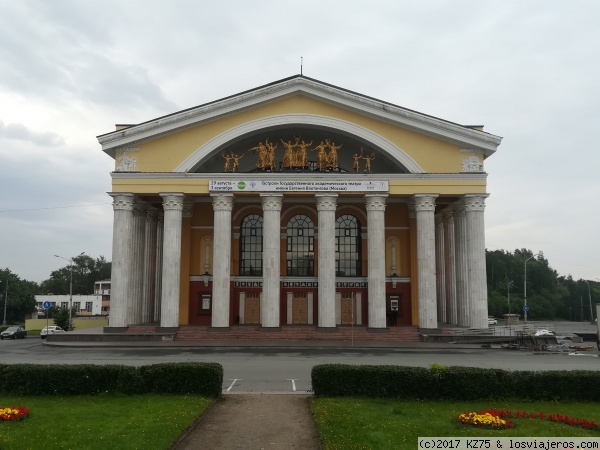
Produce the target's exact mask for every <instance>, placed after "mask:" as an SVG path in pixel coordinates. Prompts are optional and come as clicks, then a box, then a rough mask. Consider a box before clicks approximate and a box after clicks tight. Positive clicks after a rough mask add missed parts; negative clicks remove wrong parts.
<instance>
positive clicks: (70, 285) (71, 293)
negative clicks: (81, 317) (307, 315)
mask: <svg viewBox="0 0 600 450" xmlns="http://www.w3.org/2000/svg"><path fill="white" fill-rule="evenodd" d="M83 253H85V252H83ZM83 253H81V254H80V255H79V256H81V255H83ZM54 256H56V257H57V258H60V259H64V260H65V261H69V263H70V264H69V269H70V271H71V282H70V283H69V330H68V331H71V329H72V328H73V327H72V325H71V311H72V310H73V258H65V257H63V256H58V255H54Z"/></svg>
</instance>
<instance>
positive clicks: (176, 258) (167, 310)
mask: <svg viewBox="0 0 600 450" xmlns="http://www.w3.org/2000/svg"><path fill="white" fill-rule="evenodd" d="M160 196H161V197H162V198H163V210H164V215H165V219H164V232H163V234H164V236H163V272H162V273H163V276H162V295H161V309H160V326H161V327H169V328H171V327H178V326H179V296H180V290H181V289H180V280H181V225H182V216H183V201H184V195H183V194H181V193H161V194H160Z"/></svg>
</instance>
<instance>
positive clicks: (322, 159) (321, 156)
mask: <svg viewBox="0 0 600 450" xmlns="http://www.w3.org/2000/svg"><path fill="white" fill-rule="evenodd" d="M326 148H327V145H326V144H325V143H323V141H321V143H320V144H319V145H317V146H316V147H315V148H313V149H312V150H311V152H314V151H317V152H319V153H317V167H318V168H319V170H321V171H323V170H326V169H327V163H328V160H329V158H328V157H327V153H326V152H325V149H326Z"/></svg>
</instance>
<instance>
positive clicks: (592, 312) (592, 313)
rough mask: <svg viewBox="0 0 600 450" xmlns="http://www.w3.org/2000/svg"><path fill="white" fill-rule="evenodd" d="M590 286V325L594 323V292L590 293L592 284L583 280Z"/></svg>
mask: <svg viewBox="0 0 600 450" xmlns="http://www.w3.org/2000/svg"><path fill="white" fill-rule="evenodd" d="M583 281H585V282H586V284H587V285H588V297H589V298H590V323H594V311H593V310H592V292H591V291H590V283H588V280H583Z"/></svg>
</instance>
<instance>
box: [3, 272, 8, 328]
mask: <svg viewBox="0 0 600 450" xmlns="http://www.w3.org/2000/svg"><path fill="white" fill-rule="evenodd" d="M7 303H8V279H6V288H5V289H4V320H3V321H2V325H6V304H7Z"/></svg>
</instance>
